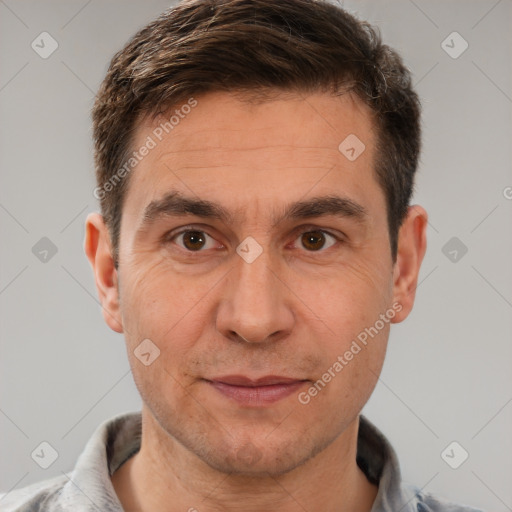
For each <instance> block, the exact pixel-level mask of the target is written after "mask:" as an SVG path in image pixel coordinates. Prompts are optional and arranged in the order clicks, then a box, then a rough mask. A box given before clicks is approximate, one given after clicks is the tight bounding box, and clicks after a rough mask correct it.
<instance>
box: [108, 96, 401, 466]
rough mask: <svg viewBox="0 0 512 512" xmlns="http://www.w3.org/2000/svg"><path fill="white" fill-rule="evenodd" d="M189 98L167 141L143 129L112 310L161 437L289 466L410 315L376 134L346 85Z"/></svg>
mask: <svg viewBox="0 0 512 512" xmlns="http://www.w3.org/2000/svg"><path fill="white" fill-rule="evenodd" d="M195 100H196V101H197V105H195V106H194V108H191V109H185V110H186V111H187V112H189V113H188V114H187V115H184V116H183V117H180V120H179V123H178V124H176V125H175V126H174V127H173V129H172V131H170V132H169V134H168V135H166V136H162V134H161V131H162V130H161V129H160V130H158V127H159V126H160V125H161V123H162V121H165V120H164V119H157V120H153V121H149V120H147V121H145V122H143V123H141V124H140V125H139V127H138V131H137V135H136V139H135V141H134V148H135V149H137V148H141V147H142V146H144V145H148V144H147V142H148V141H149V139H148V137H150V138H151V139H152V140H153V141H154V143H155V144H154V147H151V148H150V150H149V151H148V152H147V155H146V156H144V158H142V159H141V161H140V162H139V163H138V164H137V166H136V167H135V168H134V170H133V172H132V174H131V176H130V183H129V187H128V190H127V194H126V196H125V202H124V206H123V217H122V223H121V234H120V246H119V268H118V271H117V273H116V275H115V278H114V281H115V282H116V284H117V286H116V287H115V289H116V290H118V291H119V296H118V297H116V298H114V299H113V300H112V304H114V303H116V304H117V305H111V307H110V311H111V312H110V314H109V315H108V317H106V318H107V321H108V322H109V324H110V325H111V326H112V328H114V329H116V330H118V331H119V332H124V335H125V338H126V343H127V351H128V356H129V359H130V364H131V367H132V371H133V374H134V378H135V381H136V384H137V387H138V389H139V391H140V393H141V396H142V398H143V401H144V404H145V407H146V408H147V411H148V412H149V413H150V414H151V416H152V418H153V419H154V420H155V424H158V427H159V428H160V429H161V431H162V432H165V433H166V434H168V435H170V436H171V437H173V438H174V439H176V440H177V441H179V443H180V444H181V445H183V446H184V447H186V448H187V449H188V450H190V451H191V452H192V453H194V454H196V455H197V456H198V457H199V458H200V459H201V460H203V461H205V462H206V463H207V464H208V465H210V466H211V467H213V468H216V469H219V470H222V471H225V472H241V473H244V472H245V473H252V474H255V473H258V472H263V471H264V472H270V473H273V474H279V473H282V472H285V471H289V470H290V469H292V468H294V467H296V466H298V465H300V464H301V463H303V462H305V461H306V460H308V459H309V458H311V457H312V456H313V455H315V454H316V453H318V452H320V451H321V450H323V449H324V448H326V447H327V446H329V445H330V444H331V443H333V442H334V441H335V440H336V439H337V438H338V437H339V436H340V434H342V433H343V432H344V431H345V430H346V429H347V427H348V426H349V425H350V424H352V423H353V422H354V420H356V419H357V416H358V414H359V412H360V411H361V409H362V407H363V405H364V404H365V403H366V401H367V400H368V398H369V396H370V394H371V393H372V391H373V389H374V386H375V384H376V380H377V376H378V374H379V373H380V370H381V367H382V363H383V360H384V355H385V351H386V344H387V339H388V334H389V326H390V323H393V322H396V321H397V320H398V318H399V317H400V314H399V313H398V312H399V311H400V310H401V309H402V307H403V306H402V305H401V304H400V303H398V302H397V295H396V280H395V281H394V278H396V272H395V273H394V270H395V266H394V265H393V262H392V258H391V253H390V245H389V234H388V231H387V217H386V205H385V197H384V194H383V191H382V190H381V188H380V187H379V185H378V183H377V181H376V178H375V175H374V172H373V169H374V167H375V149H374V148H375V142H376V134H375V132H374V128H373V124H372V121H371V117H370V114H369V112H368V111H367V110H366V107H365V106H364V105H362V104H361V103H359V102H358V101H357V100H355V99H353V98H352V97H351V96H349V95H344V96H341V97H338V98H336V97H332V96H329V95H324V94H315V95H310V96H308V97H307V98H301V97H298V96H286V97H285V96H281V97H278V98H277V99H275V100H272V101H268V102H266V103H259V104H254V103H252V104H250V103H247V102H242V101H240V100H238V99H236V98H235V97H233V96H230V95H227V94H220V93H218V94H217V93H215V94H208V95H205V96H202V97H197V98H196V99H195ZM182 112H183V111H182ZM171 114H172V113H171ZM167 117H169V116H167ZM167 120H168V119H167ZM155 133H156V134H159V136H158V137H157V136H155ZM164 133H165V132H164ZM351 134H355V135H356V136H357V138H358V139H359V140H360V141H361V142H362V143H363V144H364V146H365V147H364V151H363V152H362V153H360V154H359V156H357V155H358V153H359V152H360V150H361V148H362V146H357V145H356V146H355V145H354V140H356V139H353V138H352V139H349V141H350V142H351V144H349V147H348V148H346V147H345V146H343V145H342V148H341V150H340V149H339V146H340V143H342V141H344V140H345V139H346V138H347V137H348V136H350V135H351ZM159 138H161V140H159ZM149 146H153V144H152V143H149ZM351 147H355V151H351V149H350V148H351ZM347 155H348V156H350V157H351V158H347ZM354 155H355V156H357V158H355V159H354V158H353V157H354ZM198 201H201V202H198ZM116 301H117V302H116ZM402 314H403V313H402ZM365 333H366V336H365ZM143 340H151V341H145V342H144V344H143V345H140V344H141V342H143ZM362 340H365V342H363V341H362ZM138 347H139V348H138ZM356 347H358V348H356ZM158 350H159V353H158ZM141 352H142V354H144V355H143V356H142V358H141V359H143V360H144V361H145V363H146V364H144V363H142V362H141V360H139V358H137V357H136V354H139V356H140V354H141ZM259 379H263V380H260V381H258V380H259Z"/></svg>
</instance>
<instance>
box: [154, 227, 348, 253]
mask: <svg viewBox="0 0 512 512" xmlns="http://www.w3.org/2000/svg"><path fill="white" fill-rule="evenodd" d="M190 231H197V232H199V233H203V234H205V235H207V236H208V237H210V238H212V239H213V240H215V238H214V237H213V236H211V235H209V234H208V233H207V232H206V231H205V230H204V229H202V228H199V227H195V226H186V227H184V228H182V229H181V230H180V231H178V232H173V231H170V232H168V233H166V234H165V235H164V236H163V237H162V238H163V241H164V243H170V242H173V241H174V239H176V238H177V237H179V236H180V235H183V234H185V233H188V232H190ZM311 232H313V233H323V234H324V235H328V236H331V237H332V238H334V240H335V243H333V244H332V245H331V246H329V247H327V249H324V248H323V247H322V248H321V249H319V250H318V251H308V250H305V252H307V253H311V254H314V253H323V252H326V251H327V250H328V249H330V248H331V247H333V246H334V245H335V244H336V242H337V243H343V242H345V240H344V239H343V238H342V237H340V236H338V235H335V234H334V233H331V232H330V231H327V230H325V229H321V228H318V227H317V226H313V225H311V226H301V227H299V228H297V229H296V230H294V232H293V236H294V237H295V238H294V241H295V240H297V238H298V237H299V236H300V235H304V234H306V233H311ZM178 247H179V248H180V249H181V250H183V251H185V252H187V253H188V254H196V253H201V252H205V250H204V249H200V250H198V251H190V250H188V249H186V248H185V247H182V246H180V245H178Z"/></svg>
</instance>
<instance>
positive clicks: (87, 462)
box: [0, 412, 481, 512]
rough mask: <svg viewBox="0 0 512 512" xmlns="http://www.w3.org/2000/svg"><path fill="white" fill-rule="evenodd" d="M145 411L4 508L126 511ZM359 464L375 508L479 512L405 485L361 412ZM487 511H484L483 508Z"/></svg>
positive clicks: (103, 428)
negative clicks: (124, 475) (125, 478)
mask: <svg viewBox="0 0 512 512" xmlns="http://www.w3.org/2000/svg"><path fill="white" fill-rule="evenodd" d="M140 440H141V414H140V412H136V413H127V414H121V415H119V416H116V417H114V418H112V419H110V420H108V421H105V422H104V423H103V424H101V425H100V426H99V427H98V428H97V429H96V431H95V432H94V434H93V435H92V437H91V439H90V440H89V441H88V442H87V444H86V446H85V449H84V451H83V452H82V454H81V455H80V457H79V458H78V461H77V463H76V466H75V469H74V470H73V472H72V473H71V476H69V477H68V476H67V475H65V474H62V475H60V476H57V477H55V478H51V479H48V480H45V481H42V482H38V483H36V484H32V485H29V486H27V487H24V488H21V489H15V490H13V491H10V492H8V493H4V494H2V495H0V510H1V511H2V512H15V511H16V512H29V511H30V512H37V511H47V512H61V511H73V512H89V511H91V512H92V511H95V512H97V511H101V512H122V511H123V507H122V506H121V503H120V501H119V499H118V497H117V495H116V492H115V490H114V487H113V486H112V482H111V479H110V476H111V475H112V474H113V473H114V472H115V471H116V470H117V468H119V467H120V466H121V464H123V463H124V462H125V461H126V460H128V459H129V458H130V457H131V456H132V455H135V454H136V453H137V452H138V451H139V449H140ZM357 463H358V465H359V467H360V468H361V469H362V470H363V471H364V473H365V474H366V476H367V478H368V480H369V481H370V482H372V483H374V484H376V485H377V484H378V487H379V491H378V494H377V497H376V499H375V502H374V504H373V507H372V512H437V511H446V512H477V511H476V509H473V508H471V507H467V506H463V505H456V504H453V503H449V502H447V501H445V500H443V499H440V498H436V497H434V496H432V495H430V494H427V493H423V492H421V491H420V489H418V488H417V487H415V486H413V485H410V484H405V483H403V482H402V479H401V476H400V468H399V465H398V460H397V457H396V454H395V452H394V450H393V448H392V447H391V445H390V443H389V441H388V440H387V438H386V437H385V436H384V435H383V434H382V433H381V432H380V431H379V430H378V429H377V428H376V427H375V426H374V425H373V424H372V423H370V421H369V420H368V419H367V418H365V417H364V416H362V415H361V416H360V423H359V436H358V444H357ZM480 512H481V511H480Z"/></svg>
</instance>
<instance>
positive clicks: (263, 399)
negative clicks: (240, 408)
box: [205, 375, 309, 406]
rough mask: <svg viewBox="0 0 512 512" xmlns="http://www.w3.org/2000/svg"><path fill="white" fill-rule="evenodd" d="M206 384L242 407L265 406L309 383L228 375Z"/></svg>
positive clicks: (281, 377) (285, 378) (297, 380)
mask: <svg viewBox="0 0 512 512" xmlns="http://www.w3.org/2000/svg"><path fill="white" fill-rule="evenodd" d="M205 380H206V379H205ZM206 382H207V383H208V384H209V385H210V386H211V387H212V388H213V389H215V390H216V391H218V392H219V393H221V394H222V395H223V396H224V397H226V398H229V399H232V400H234V401H236V402H238V403H239V404H240V405H245V406H264V405H267V404H272V403H275V402H277V401H279V400H282V399H284V398H286V397H287V396H290V395H291V394H292V393H294V392H297V391H298V390H299V389H300V388H301V387H302V386H304V384H305V383H306V382H309V381H308V380H305V379H294V378H290V377H283V376H277V375H267V376H265V377H260V378H257V379H252V378H249V377H246V376H244V375H226V376H222V377H215V378H213V379H211V380H206Z"/></svg>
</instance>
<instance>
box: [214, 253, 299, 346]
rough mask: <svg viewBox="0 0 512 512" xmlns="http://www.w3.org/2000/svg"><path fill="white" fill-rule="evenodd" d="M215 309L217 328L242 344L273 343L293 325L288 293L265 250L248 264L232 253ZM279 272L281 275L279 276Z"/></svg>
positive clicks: (283, 335)
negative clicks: (229, 270) (230, 266)
mask: <svg viewBox="0 0 512 512" xmlns="http://www.w3.org/2000/svg"><path fill="white" fill-rule="evenodd" d="M236 258H237V259H236V261H235V266H236V268H235V269H233V271H231V272H229V273H228V275H227V276H226V281H225V283H224V287H223V289H222V300H221V303H220V305H219V308H218V310H217V319H216V320H217V330H218V331H219V332H221V333H222V334H223V335H224V336H225V337H227V338H229V339H231V340H233V341H239V342H244V343H251V344H256V343H264V342H276V341H278V340H280V339H282V338H284V337H286V336H288V335H289V334H290V332H291V331H292V327H293V322H294V315H293V312H292V309H291V308H292V293H291V292H290V289H289V288H288V287H287V283H286V278H285V276H284V275H283V273H282V272H280V271H279V269H278V265H276V264H274V265H273V264H272V261H271V258H270V257H269V253H268V251H266V250H263V252H262V253H261V254H260V255H259V256H258V257H257V258H256V259H255V260H254V261H252V262H251V263H248V262H247V261H245V260H244V259H243V258H241V257H239V256H238V255H237V256H236ZM280 274H281V275H280Z"/></svg>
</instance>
